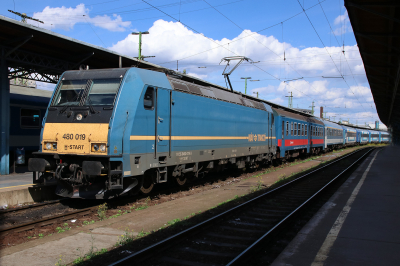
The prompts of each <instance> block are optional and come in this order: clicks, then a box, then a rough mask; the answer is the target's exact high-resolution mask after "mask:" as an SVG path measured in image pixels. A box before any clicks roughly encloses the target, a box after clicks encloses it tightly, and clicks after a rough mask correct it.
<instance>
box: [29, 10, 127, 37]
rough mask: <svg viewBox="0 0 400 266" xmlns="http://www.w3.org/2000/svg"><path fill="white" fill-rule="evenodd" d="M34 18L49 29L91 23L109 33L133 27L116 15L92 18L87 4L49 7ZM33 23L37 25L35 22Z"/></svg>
mask: <svg viewBox="0 0 400 266" xmlns="http://www.w3.org/2000/svg"><path fill="white" fill-rule="evenodd" d="M33 17H34V18H36V19H39V20H42V21H43V22H44V24H41V25H40V26H41V27H44V28H47V29H63V30H71V29H73V27H74V26H75V25H76V24H77V23H90V24H93V25H94V26H96V27H100V28H103V29H107V30H109V31H125V30H127V28H128V27H129V26H130V25H131V22H129V21H122V18H121V17H120V16H119V15H116V14H114V15H113V16H112V17H110V16H107V15H103V16H96V17H90V15H89V9H88V8H86V7H85V4H79V5H77V6H76V7H75V8H73V7H65V6H62V7H49V6H47V7H45V8H44V9H43V11H42V12H35V13H34V14H33ZM31 23H33V24H35V22H31Z"/></svg>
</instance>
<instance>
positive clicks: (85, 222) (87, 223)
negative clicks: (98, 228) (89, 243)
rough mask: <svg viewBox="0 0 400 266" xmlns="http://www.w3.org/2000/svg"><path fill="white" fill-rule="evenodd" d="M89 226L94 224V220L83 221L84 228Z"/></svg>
mask: <svg viewBox="0 0 400 266" xmlns="http://www.w3.org/2000/svg"><path fill="white" fill-rule="evenodd" d="M89 224H94V221H93V220H92V221H90V222H89V221H83V226H85V225H89Z"/></svg>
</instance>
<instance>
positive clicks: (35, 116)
mask: <svg viewBox="0 0 400 266" xmlns="http://www.w3.org/2000/svg"><path fill="white" fill-rule="evenodd" d="M20 122H21V128H39V127H40V110H38V109H26V108H21V121H20Z"/></svg>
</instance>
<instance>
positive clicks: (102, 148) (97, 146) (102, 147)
mask: <svg viewBox="0 0 400 266" xmlns="http://www.w3.org/2000/svg"><path fill="white" fill-rule="evenodd" d="M106 149H107V145H106V144H105V143H93V144H92V151H93V152H106Z"/></svg>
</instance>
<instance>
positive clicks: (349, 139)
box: [342, 125, 357, 146]
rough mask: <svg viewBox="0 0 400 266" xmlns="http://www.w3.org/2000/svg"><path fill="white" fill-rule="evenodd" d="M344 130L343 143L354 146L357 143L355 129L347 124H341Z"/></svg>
mask: <svg viewBox="0 0 400 266" xmlns="http://www.w3.org/2000/svg"><path fill="white" fill-rule="evenodd" d="M342 128H343V130H344V137H345V145H346V146H354V145H357V130H356V129H355V128H351V127H348V126H344V125H342Z"/></svg>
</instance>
